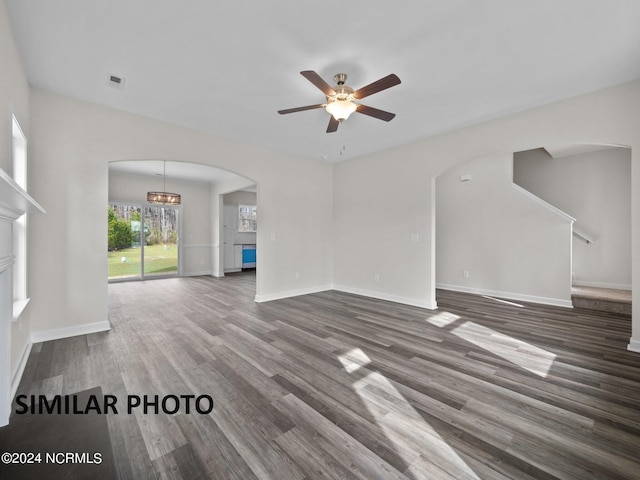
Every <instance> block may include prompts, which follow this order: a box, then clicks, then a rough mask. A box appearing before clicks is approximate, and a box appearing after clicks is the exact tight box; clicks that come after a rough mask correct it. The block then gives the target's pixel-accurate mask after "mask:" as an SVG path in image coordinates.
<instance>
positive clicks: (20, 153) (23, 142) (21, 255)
mask: <svg viewBox="0 0 640 480" xmlns="http://www.w3.org/2000/svg"><path fill="white" fill-rule="evenodd" d="M11 156H12V164H13V165H12V168H13V179H14V181H15V182H16V183H17V184H18V185H19V186H20V188H22V189H23V190H24V191H25V192H26V191H27V138H26V137H25V135H24V132H23V131H22V128H20V124H19V123H18V120H17V119H16V117H15V115H14V116H12V124H11ZM13 254H14V255H15V263H14V266H13V319H14V321H15V320H17V319H18V318H19V317H20V314H21V313H22V311H23V310H24V308H25V307H26V306H27V303H28V302H29V298H28V295H27V214H26V213H25V214H24V215H22V216H21V217H20V218H19V219H18V220H16V221H15V223H14V224H13Z"/></svg>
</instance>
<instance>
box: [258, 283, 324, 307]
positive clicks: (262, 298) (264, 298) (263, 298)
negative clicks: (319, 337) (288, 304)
mask: <svg viewBox="0 0 640 480" xmlns="http://www.w3.org/2000/svg"><path fill="white" fill-rule="evenodd" d="M332 288H333V287H332V286H331V285H324V286H318V287H309V288H301V289H299V290H289V291H287V292H278V293H269V294H267V295H256V296H255V301H256V302H258V303H262V302H271V301H272V300H281V299H283V298H290V297H297V296H300V295H309V294H311V293H318V292H326V291H327V290H332Z"/></svg>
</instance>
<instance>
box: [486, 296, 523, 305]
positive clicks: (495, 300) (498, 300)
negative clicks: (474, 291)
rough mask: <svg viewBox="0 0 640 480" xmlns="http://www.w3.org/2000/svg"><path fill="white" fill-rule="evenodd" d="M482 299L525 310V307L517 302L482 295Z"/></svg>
mask: <svg viewBox="0 0 640 480" xmlns="http://www.w3.org/2000/svg"><path fill="white" fill-rule="evenodd" d="M482 298H486V299H488V300H493V301H494V302H500V303H504V304H506V305H511V306H512V307H520V308H524V305H520V304H519V303H515V302H510V301H508V300H504V299H502V298H496V297H490V296H488V295H482Z"/></svg>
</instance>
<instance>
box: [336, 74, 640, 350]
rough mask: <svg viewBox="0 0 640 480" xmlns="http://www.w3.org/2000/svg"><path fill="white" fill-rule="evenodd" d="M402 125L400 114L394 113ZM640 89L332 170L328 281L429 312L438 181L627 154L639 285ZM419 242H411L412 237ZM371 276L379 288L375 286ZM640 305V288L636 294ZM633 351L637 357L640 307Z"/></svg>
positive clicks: (584, 99) (591, 97) (635, 85)
mask: <svg viewBox="0 0 640 480" xmlns="http://www.w3.org/2000/svg"><path fill="white" fill-rule="evenodd" d="M398 117H400V114H399V115H398ZM639 126H640V82H638V81H636V82H632V83H629V84H625V85H621V86H618V87H615V88H610V89H606V90H602V91H599V92H595V93H592V94H588V95H583V96H580V97H576V98H572V99H568V100H565V101H561V102H557V103H553V104H549V105H546V106H542V107H539V108H535V109H532V110H528V111H525V112H521V113H519V114H515V115H510V116H508V117H503V118H499V119H496V120H492V121H487V122H483V123H481V124H478V125H474V126H471V127H468V128H464V129H461V130H457V131H454V132H450V133H445V134H442V135H438V136H434V137H430V138H426V139H423V140H419V141H416V142H413V143H410V144H407V145H403V146H400V147H397V148H393V149H389V150H386V151H382V152H377V153H374V154H370V155H366V156H363V157H360V158H357V159H354V160H349V161H346V162H342V163H339V164H337V165H336V166H335V170H334V190H335V194H334V199H335V203H334V212H335V215H334V231H335V242H334V282H335V284H336V285H337V286H338V287H339V288H342V289H346V290H349V291H360V292H367V293H368V294H371V295H373V296H379V297H382V298H385V297H387V298H389V297H392V298H398V299H400V298H404V299H406V300H407V303H414V304H422V305H426V306H429V305H435V300H436V299H435V279H434V277H433V276H432V275H433V273H434V272H435V248H436V247H435V208H434V200H433V196H434V190H433V188H434V187H433V183H434V179H435V178H436V177H438V176H439V175H440V174H441V173H443V172H444V171H446V170H448V169H450V168H451V167H454V166H456V165H458V164H460V163H463V162H466V161H469V160H472V159H475V158H482V157H485V156H489V155H495V154H500V153H504V154H509V155H511V154H512V153H513V152H518V151H523V150H529V149H532V148H537V147H539V146H540V145H545V144H547V145H580V144H603V145H606V144H608V145H624V146H629V147H631V163H632V172H631V177H632V178H631V182H632V199H631V204H632V219H633V220H632V222H633V224H632V239H636V240H635V242H633V241H632V245H633V246H634V247H633V248H634V251H635V252H634V253H635V255H633V260H632V262H633V266H632V277H633V280H634V282H633V283H636V284H637V283H640V241H638V240H637V239H639V238H640V215H638V211H637V209H638V208H639V207H640V128H639ZM412 232H413V233H418V234H419V240H420V241H419V242H413V243H412V242H411V241H410V235H411V233H412ZM374 272H376V273H379V275H380V277H379V278H380V281H379V282H375V281H374V280H373V275H374ZM633 302H634V304H635V305H640V288H636V289H635V290H634V291H633ZM630 346H631V348H635V349H638V350H639V351H640V309H638V308H635V309H634V313H633V338H632V341H631V345H630Z"/></svg>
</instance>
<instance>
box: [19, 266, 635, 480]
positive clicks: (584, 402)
mask: <svg viewBox="0 0 640 480" xmlns="http://www.w3.org/2000/svg"><path fill="white" fill-rule="evenodd" d="M254 293H255V276H254V274H253V273H248V274H247V273H241V274H235V275H229V276H227V277H226V278H224V279H215V278H210V277H196V278H180V279H178V278H176V279H165V280H154V281H147V282H132V283H118V284H111V285H110V286H109V294H110V319H111V322H112V325H113V329H112V331H110V332H107V333H100V334H93V335H87V336H80V337H74V338H69V339H65V340H58V341H53V342H45V343H42V344H37V345H35V346H34V348H33V350H32V353H31V357H30V359H29V362H28V365H27V368H26V370H25V374H24V377H23V381H22V383H21V386H20V389H19V392H18V393H26V394H31V393H34V394H43V393H48V394H54V393H58V394H70V393H74V392H77V391H81V390H85V389H89V388H92V387H96V386H101V387H102V391H103V393H104V394H105V395H107V394H110V395H114V396H116V397H117V398H118V400H119V402H120V403H123V402H125V401H126V398H127V395H139V396H142V395H150V396H153V395H159V396H160V397H163V396H166V395H196V396H197V395H210V396H211V397H212V398H213V400H214V402H215V406H214V409H213V411H212V412H211V414H209V415H200V414H197V413H194V412H193V411H192V413H190V414H186V413H185V412H184V410H182V411H180V412H179V413H177V414H162V413H161V414H157V415H156V414H146V415H145V414H143V413H142V412H141V410H139V409H137V410H134V413H132V414H131V415H127V414H126V413H124V412H123V411H120V413H119V414H118V415H113V414H110V415H109V417H108V421H109V428H110V434H111V439H112V444H113V448H114V454H115V460H116V463H117V467H118V472H119V475H120V477H121V478H123V479H136V480H140V479H147V478H185V479H216V480H222V479H241V480H250V479H274V480H288V479H293V480H296V479H298V480H299V479H316V478H317V479H339V480H344V479H363V480H374V479H407V478H409V479H414V480H420V479H458V480H459V479H467V478H479V479H555V478H563V479H564V478H571V479H581V480H584V479H589V478H602V479H638V478H640V458H639V456H640V453H639V452H640V354H636V353H632V352H628V351H627V350H626V345H627V343H628V341H629V337H630V328H631V327H630V324H631V320H630V317H629V316H625V315H617V314H604V313H598V312H591V311H588V310H579V309H573V310H571V309H564V308H554V307H541V306H539V305H530V304H520V305H518V304H514V303H513V302H507V303H504V302H502V301H498V300H497V299H491V298H483V297H479V296H473V295H468V294H460V293H453V292H445V291H441V292H438V305H439V308H438V310H436V311H428V310H423V309H419V308H412V307H408V306H403V305H398V304H393V303H389V302H384V301H379V300H374V299H368V298H363V297H358V296H354V295H349V294H344V293H339V292H325V293H319V294H314V295H306V296H302V297H296V298H291V299H286V300H279V301H273V302H268V303H262V304H258V303H255V302H254V301H253V296H254Z"/></svg>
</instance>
